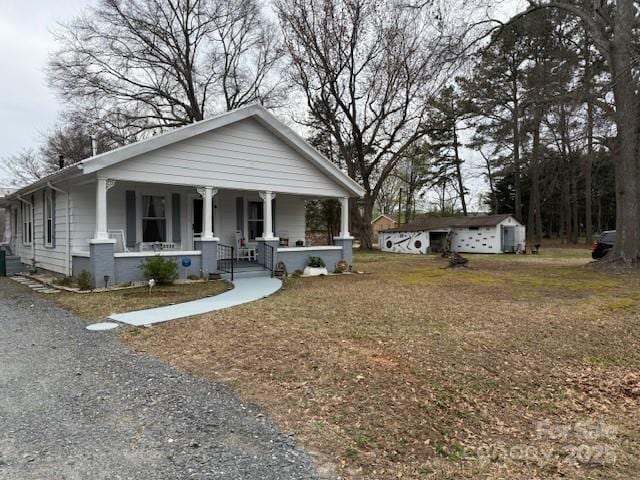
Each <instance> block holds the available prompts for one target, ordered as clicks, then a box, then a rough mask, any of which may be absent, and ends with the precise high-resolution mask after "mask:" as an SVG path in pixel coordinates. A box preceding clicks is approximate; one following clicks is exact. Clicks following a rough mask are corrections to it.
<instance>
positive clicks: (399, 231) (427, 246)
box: [379, 214, 526, 253]
mask: <svg viewBox="0 0 640 480" xmlns="http://www.w3.org/2000/svg"><path fill="white" fill-rule="evenodd" d="M447 236H450V240H451V250H452V251H454V252H458V253H510V252H518V251H524V250H525V238H526V232H525V227H524V226H523V225H522V224H521V223H520V222H518V221H517V220H516V219H515V217H513V216H512V215H509V214H504V215H479V216H474V217H429V216H423V217H420V218H418V219H416V220H415V221H413V222H410V223H407V224H405V225H401V226H400V227H398V228H391V229H387V230H384V231H382V232H380V242H379V244H380V249H381V250H382V251H383V252H395V253H429V252H439V251H441V250H442V247H443V245H444V244H445V242H446V241H447Z"/></svg>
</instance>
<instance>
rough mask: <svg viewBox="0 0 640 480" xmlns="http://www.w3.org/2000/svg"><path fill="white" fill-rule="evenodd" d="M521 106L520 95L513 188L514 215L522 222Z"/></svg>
mask: <svg viewBox="0 0 640 480" xmlns="http://www.w3.org/2000/svg"><path fill="white" fill-rule="evenodd" d="M515 89H517V82H516V80H515V79H514V91H517V90H515ZM519 110H520V106H519V104H518V96H517V94H515V96H514V98H513V189H514V194H515V205H514V207H515V209H514V216H515V217H516V219H517V220H518V221H519V222H522V182H521V180H520V126H519V121H520V112H519Z"/></svg>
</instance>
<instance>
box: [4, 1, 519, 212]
mask: <svg viewBox="0 0 640 480" xmlns="http://www.w3.org/2000/svg"><path fill="white" fill-rule="evenodd" d="M94 2H95V0H2V5H1V7H0V72H2V73H1V75H0V92H1V93H0V186H2V185H7V184H9V180H8V175H7V173H6V171H5V170H4V169H3V162H2V159H3V158H4V157H6V156H8V155H12V154H14V153H17V152H19V151H20V150H23V149H29V148H37V146H38V145H39V144H40V141H41V139H42V135H43V134H44V133H46V132H47V131H48V130H49V129H50V128H52V126H53V125H54V124H55V121H56V119H57V117H58V114H59V113H60V108H61V103H60V101H59V100H58V98H56V95H55V93H54V92H53V90H52V89H50V88H49V87H48V86H47V78H46V72H45V69H46V65H47V59H48V56H49V54H50V52H51V51H52V50H53V49H54V44H53V37H52V35H51V30H52V29H54V28H55V26H56V24H57V23H58V22H60V21H65V20H68V19H70V18H72V17H73V16H75V15H76V14H78V13H79V12H80V11H81V10H82V9H83V8H84V7H86V6H89V5H91V4H93V3H94ZM519 3H521V0H496V1H495V2H494V5H498V8H496V10H498V11H500V10H503V12H501V13H502V14H501V15H500V14H499V15H497V16H499V17H501V16H505V12H508V14H512V13H513V12H514V11H515V9H516V8H517V7H516V5H518V4H519ZM508 14H507V16H508ZM474 153H475V152H467V155H468V158H467V163H466V165H465V170H466V171H467V172H466V173H467V176H468V177H473V176H475V175H477V170H475V168H474V167H476V166H477V161H478V159H477V158H474V157H476V155H474ZM469 180H470V182H469V183H470V185H469V186H470V187H471V194H470V197H471V198H470V200H471V201H470V203H471V204H474V205H473V207H472V208H478V196H479V193H480V191H482V190H484V188H485V187H484V182H482V181H479V180H478V179H473V178H469Z"/></svg>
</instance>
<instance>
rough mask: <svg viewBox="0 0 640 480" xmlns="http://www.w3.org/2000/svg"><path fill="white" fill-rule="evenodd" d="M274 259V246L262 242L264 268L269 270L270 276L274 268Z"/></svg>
mask: <svg viewBox="0 0 640 480" xmlns="http://www.w3.org/2000/svg"><path fill="white" fill-rule="evenodd" d="M274 260H275V247H273V245H269V244H268V243H264V268H266V269H267V270H269V272H271V276H272V277H273V271H274V269H275V267H276V266H275V265H274Z"/></svg>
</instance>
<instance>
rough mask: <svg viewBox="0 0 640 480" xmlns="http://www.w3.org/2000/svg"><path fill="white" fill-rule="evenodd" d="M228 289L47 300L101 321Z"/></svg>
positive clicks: (190, 287)
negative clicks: (115, 314) (114, 314)
mask: <svg viewBox="0 0 640 480" xmlns="http://www.w3.org/2000/svg"><path fill="white" fill-rule="evenodd" d="M228 288H229V284H228V283H226V282H223V281H221V280H219V281H210V282H197V283H184V284H176V285H166V286H156V287H154V288H153V289H152V290H151V292H149V289H148V288H147V287H140V288H128V289H124V290H114V291H111V292H97V293H84V294H79V293H72V292H60V293H58V294H56V295H51V296H50V297H48V298H51V299H52V300H54V301H55V302H56V303H58V304H59V305H60V306H61V307H63V308H66V309H67V310H70V311H72V312H73V313H75V314H76V315H77V316H79V317H81V318H84V319H86V320H98V319H102V318H105V317H107V316H109V315H111V314H112V313H124V312H131V311H133V310H141V309H144V308H153V307H161V306H164V305H171V304H173V303H180V302H188V301H189V300H196V299H198V298H204V297H207V296H211V295H217V294H219V293H222V292H224V291H226V290H227V289H228Z"/></svg>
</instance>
